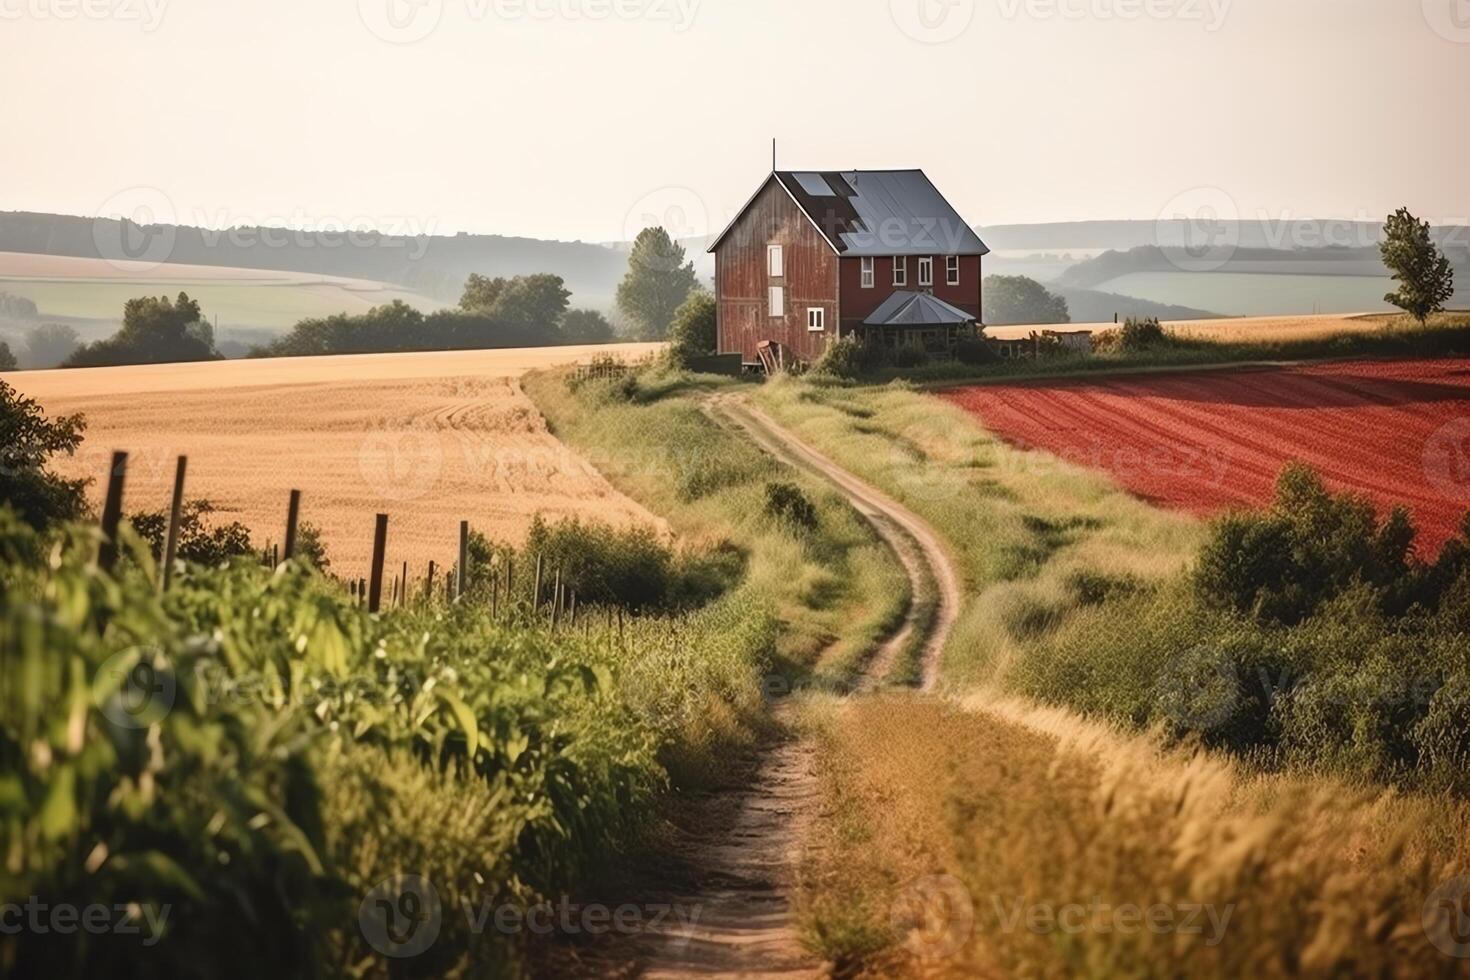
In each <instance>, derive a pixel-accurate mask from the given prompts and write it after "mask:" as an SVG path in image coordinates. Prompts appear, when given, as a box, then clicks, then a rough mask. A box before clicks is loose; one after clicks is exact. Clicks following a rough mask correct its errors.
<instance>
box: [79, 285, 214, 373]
mask: <svg viewBox="0 0 1470 980" xmlns="http://www.w3.org/2000/svg"><path fill="white" fill-rule="evenodd" d="M220 359H221V354H220V352H219V351H218V350H217V349H216V348H215V346H214V328H213V327H211V326H210V325H209V322H208V321H207V320H205V319H204V313H203V311H202V310H200V308H199V303H198V302H197V301H196V300H192V299H190V298H189V294H188V293H179V296H178V299H177V300H170V299H169V298H168V297H167V296H144V297H141V298H139V299H130V300H128V301H127V304H126V305H125V306H124V307H123V325H122V329H121V330H119V331H118V332H117V333H115V334H113V335H112V336H111V337H108V338H107V339H106V340H98V341H94V342H93V343H90V344H83V345H82V346H81V347H78V348H77V349H76V350H75V351H73V352H72V355H71V356H70V357H69V358H67V360H66V363H65V364H64V365H63V366H64V367H103V366H106V365H113V364H168V363H172V362H175V361H217V360H220Z"/></svg>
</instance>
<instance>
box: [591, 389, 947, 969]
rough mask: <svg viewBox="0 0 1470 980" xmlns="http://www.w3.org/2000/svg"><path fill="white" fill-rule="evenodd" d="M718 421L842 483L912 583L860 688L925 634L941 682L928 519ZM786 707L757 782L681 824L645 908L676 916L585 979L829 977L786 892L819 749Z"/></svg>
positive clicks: (731, 416)
mask: <svg viewBox="0 0 1470 980" xmlns="http://www.w3.org/2000/svg"><path fill="white" fill-rule="evenodd" d="M708 407H709V411H710V412H711V414H712V415H714V416H715V417H716V418H717V419H719V420H721V421H724V422H726V423H728V424H733V425H738V426H740V427H741V428H742V429H744V430H745V431H746V432H747V433H749V434H750V436H751V438H753V439H754V440H755V441H756V443H757V444H758V445H759V446H760V447H761V448H762V449H763V450H765V451H766V452H768V453H770V454H771V455H773V456H775V457H776V458H778V459H780V460H782V461H783V462H785V463H787V464H789V465H792V466H797V467H800V468H801V469H804V470H806V471H808V472H811V473H815V474H816V475H818V476H820V477H821V478H822V479H824V480H826V481H828V482H829V483H831V484H833V485H834V486H835V487H836V488H837V489H838V490H839V491H841V492H842V493H843V494H844V495H845V496H846V497H847V498H848V500H849V501H850V502H851V504H852V506H853V507H854V508H855V509H856V510H857V511H858V512H859V513H860V514H862V515H863V516H864V518H866V519H867V520H868V522H869V523H870V524H871V525H872V526H873V528H874V530H875V532H876V533H877V534H878V536H879V537H880V538H882V540H883V541H885V542H886V543H887V544H888V545H889V547H891V548H892V549H893V551H894V553H895V554H896V555H897V556H898V559H899V561H900V562H901V564H902V565H903V567H904V570H905V571H906V573H907V574H908V576H909V578H910V580H911V582H912V584H913V592H914V595H915V596H916V597H919V596H926V597H927V596H929V595H931V594H932V595H933V599H934V608H933V613H932V615H930V614H929V613H928V611H927V610H925V609H924V608H923V606H924V603H921V602H918V601H916V602H913V603H911V604H910V609H909V611H908V615H907V616H906V618H905V621H904V623H903V625H902V626H901V627H900V628H899V629H898V630H896V631H895V632H894V634H893V635H892V636H890V637H889V638H888V639H887V640H885V641H884V642H883V644H882V645H881V646H880V647H879V648H878V649H877V650H876V651H874V653H873V655H872V657H871V658H870V659H869V662H868V664H867V665H866V667H865V669H864V672H863V677H862V679H861V681H860V683H859V684H858V685H857V689H858V690H859V691H862V692H869V691H873V690H875V689H877V688H878V687H880V686H881V685H882V684H883V682H884V680H885V679H886V678H887V676H888V674H889V672H890V671H891V669H892V668H893V666H894V664H895V662H896V661H897V660H898V658H899V657H900V655H901V654H902V653H903V652H904V651H905V650H906V649H908V647H909V645H910V643H911V642H912V638H913V636H914V634H915V633H916V632H919V631H924V632H926V633H927V636H926V638H925V640H924V643H923V650H922V655H921V662H922V677H923V685H924V687H925V688H926V689H931V688H932V687H933V686H934V684H935V682H936V680H937V673H938V665H939V655H940V652H941V651H942V650H943V648H944V643H945V640H946V639H947V637H948V635H949V630H950V627H951V626H952V625H953V623H954V620H955V616H956V610H957V608H958V601H959V577H958V575H957V573H956V572H955V569H954V566H953V564H952V563H951V561H950V559H949V557H948V556H947V555H946V553H945V552H944V549H943V547H942V546H941V545H940V543H939V538H938V537H937V536H936V535H935V534H934V532H933V531H932V530H930V529H929V527H928V525H926V524H925V523H924V522H923V521H922V520H920V519H919V518H918V517H917V516H915V515H914V514H913V513H911V512H910V511H909V510H907V509H906V508H904V507H903V506H901V505H900V504H898V503H896V502H894V501H893V500H892V499H890V498H889V497H887V496H886V495H885V494H883V493H881V492H880V491H878V490H876V489H874V488H873V487H870V486H868V485H867V484H865V483H863V482H862V481H860V480H858V479H857V478H856V477H854V476H852V475H851V474H850V473H848V472H847V471H845V470H843V469H842V468H841V467H839V466H837V465H836V464H835V463H833V462H832V461H831V460H828V459H827V458H826V457H824V456H822V455H821V454H820V453H818V452H817V451H816V450H814V449H812V448H811V447H810V446H808V445H806V444H805V443H804V442H802V441H801V440H800V439H798V438H796V437H795V436H794V435H792V434H791V433H790V432H787V431H786V430H785V429H783V428H781V427H780V426H779V425H777V424H776V423H775V422H774V421H773V420H772V419H771V418H770V417H768V416H767V415H765V413H763V412H761V411H760V410H759V409H756V408H753V407H751V406H750V405H749V404H748V403H746V402H744V401H742V400H739V399H736V398H732V397H728V396H725V397H718V398H714V399H712V400H711V401H710V403H709V406H708ZM787 715H788V708H787V707H786V706H785V705H782V704H778V705H777V707H776V711H775V716H776V720H777V722H778V723H780V725H781V729H782V731H783V734H781V735H779V736H774V737H773V738H772V739H771V741H769V742H768V743H766V744H765V745H762V746H759V747H757V749H756V751H755V752H754V753H753V755H752V756H751V758H750V759H749V760H747V761H748V765H749V775H748V777H747V778H745V779H742V780H738V781H737V782H736V785H735V786H734V787H733V788H730V789H726V790H721V791H717V792H712V793H710V794H708V795H706V796H705V797H703V798H701V799H699V800H697V801H694V802H693V803H692V804H691V805H690V806H689V807H687V808H686V810H685V812H684V813H682V814H680V815H679V817H678V818H677V819H676V820H675V821H674V822H675V824H676V828H675V833H674V837H673V840H672V841H671V842H670V844H669V847H668V853H667V855H666V856H667V862H666V863H667V866H666V867H660V868H657V869H650V871H649V872H648V875H647V879H648V880H650V881H653V882H655V883H656V884H653V885H651V886H648V885H645V890H644V892H643V894H641V895H640V898H639V901H640V902H641V903H642V904H643V905H644V906H645V907H653V906H658V907H670V908H672V909H673V910H674V914H673V915H670V916H669V917H667V918H666V919H665V920H664V921H662V922H660V923H659V924H658V925H655V926H651V927H649V928H646V929H645V930H644V931H643V932H641V933H640V934H638V935H636V936H631V937H625V938H623V939H621V940H619V942H618V943H617V944H615V945H613V946H610V947H604V948H603V949H601V950H598V951H596V955H595V957H593V958H591V959H587V960H583V961H582V962H581V963H580V965H579V968H578V969H575V970H563V971H562V972H563V973H564V974H566V975H571V974H573V973H575V974H577V975H584V976H620V977H621V976H636V977H650V978H680V977H714V976H719V977H791V978H816V977H828V976H830V975H831V966H830V964H825V963H822V962H821V961H819V960H818V959H816V958H815V957H813V956H812V955H811V954H810V953H809V952H807V950H806V948H805V947H804V946H803V944H802V942H801V937H800V935H799V934H798V932H797V929H796V924H795V921H794V918H793V916H792V910H791V904H790V901H789V899H788V897H787V896H788V895H790V894H791V892H792V891H793V889H794V887H795V884H796V879H797V874H798V871H799V867H800V862H801V851H800V847H801V842H802V840H803V839H805V836H806V834H805V831H806V828H807V826H808V824H809V822H810V821H811V820H812V819H815V817H816V813H815V810H816V807H817V805H818V796H819V788H818V784H817V771H816V765H817V760H816V757H815V750H814V748H813V747H812V746H811V745H810V744H809V743H807V742H805V741H803V740H800V739H798V738H796V737H794V736H793V735H791V734H790V733H789V727H788V726H787V725H786V724H785V722H786V721H787Z"/></svg>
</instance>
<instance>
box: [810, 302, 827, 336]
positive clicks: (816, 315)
mask: <svg viewBox="0 0 1470 980" xmlns="http://www.w3.org/2000/svg"><path fill="white" fill-rule="evenodd" d="M806 328H807V330H808V331H809V332H810V333H824V332H826V330H827V310H826V308H825V307H821V306H808V307H807V308H806Z"/></svg>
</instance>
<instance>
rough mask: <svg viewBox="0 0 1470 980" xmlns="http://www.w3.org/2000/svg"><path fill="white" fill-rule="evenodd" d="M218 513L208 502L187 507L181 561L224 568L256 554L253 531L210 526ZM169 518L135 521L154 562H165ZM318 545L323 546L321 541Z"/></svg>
mask: <svg viewBox="0 0 1470 980" xmlns="http://www.w3.org/2000/svg"><path fill="white" fill-rule="evenodd" d="M214 512H215V507H214V504H212V503H211V502H209V501H208V500H191V501H188V502H187V503H185V504H184V506H183V508H182V509H181V510H180V511H179V540H178V552H177V555H178V560H179V561H185V562H191V563H193V564H196V565H223V564H226V563H228V562H229V560H230V559H231V558H239V557H243V556H245V555H254V554H255V552H256V549H255V545H253V544H251V542H250V529H249V528H247V527H246V526H245V525H244V524H241V523H240V522H239V521H232V522H231V523H229V524H221V525H218V526H210V522H209V521H208V520H207V518H208V517H209V515H210V514H213V513H214ZM168 518H169V515H168V512H167V511H161V510H160V511H153V512H151V513H147V514H136V515H134V516H133V518H132V522H133V530H134V531H136V532H137V533H138V536H139V537H140V538H142V539H143V540H144V541H145V542H146V543H147V545H148V549H149V550H150V551H151V552H152V553H153V560H154V561H161V560H162V559H163V549H164V546H165V544H166V542H167V539H168ZM317 544H318V546H320V541H318V542H317Z"/></svg>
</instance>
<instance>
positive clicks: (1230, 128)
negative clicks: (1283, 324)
mask: <svg viewBox="0 0 1470 980" xmlns="http://www.w3.org/2000/svg"><path fill="white" fill-rule="evenodd" d="M390 5H392V6H391V7H390ZM921 6H922V8H923V9H922V10H921V9H918V8H920V7H921ZM1130 7H1132V8H1133V9H1137V10H1142V14H1141V15H1140V16H1133V17H1127V16H1124V15H1125V14H1127V13H1128V12H1129V8H1130ZM599 9H600V10H602V11H612V13H611V14H610V15H609V16H606V17H603V18H601V19H597V18H595V17H593V16H591V15H592V14H593V13H595V12H597V11H598V10H599ZM394 13H396V14H397V16H398V20H397V21H396V23H398V24H400V25H402V28H403V32H404V33H401V34H397V35H394V34H393V28H392V26H391V25H390V21H389V15H390V14H394ZM369 24H372V25H374V26H375V27H376V28H377V30H378V32H379V33H381V34H388V35H391V36H395V37H399V38H400V39H404V38H411V37H413V36H415V35H417V34H421V33H426V36H424V37H422V38H421V39H418V40H411V41H410V43H389V42H388V41H385V40H383V39H382V38H381V37H379V36H378V34H375V33H374V31H373V29H371V28H370V27H369V26H368V25H369ZM926 25H927V26H926ZM905 28H907V31H906V30H905ZM913 35H917V36H918V37H919V38H922V40H921V39H916V37H915V36H913ZM950 35H955V36H953V37H951V36H950ZM1467 93H1470V0H248V2H246V0H0V134H3V144H0V145H3V147H4V149H5V152H4V153H3V154H0V210H39V211H56V212H62V213H69V214H87V215H91V214H97V213H99V212H102V213H122V212H128V213H131V208H132V202H135V201H137V200H139V199H144V200H147V201H149V202H152V203H153V206H154V208H155V210H156V211H158V210H161V211H163V212H164V213H162V214H160V217H163V218H172V219H175V220H178V221H181V222H186V223H190V224H205V225H209V226H214V227H219V226H227V225H230V224H243V223H255V222H266V223H273V224H289V225H293V226H298V227H308V228H310V227H334V226H341V225H342V224H350V225H353V226H358V227H361V226H364V225H376V226H380V227H383V228H384V229H385V230H389V231H400V232H402V231H409V232H417V231H428V232H433V233H440V234H445V233H453V232H456V231H461V230H463V231H472V232H485V233H500V234H517V235H527V236H532V237H538V238H563V239H576V238H580V239H584V240H589V241H604V240H611V239H620V238H623V237H625V236H631V234H632V233H633V232H636V230H637V228H638V227H641V226H642V224H644V223H646V222H645V221H644V220H643V218H644V217H645V216H648V215H652V216H654V217H655V218H663V219H665V220H668V221H669V222H670V223H672V224H682V225H683V227H676V228H675V229H674V230H676V231H678V232H680V233H700V232H704V231H708V230H718V228H719V227H720V226H722V225H723V223H724V221H725V220H726V219H727V218H728V217H729V216H730V215H731V214H732V213H733V212H734V211H735V210H736V209H737V208H738V207H739V206H740V205H741V204H742V203H743V202H744V201H745V199H746V198H747V197H748V196H749V195H750V194H751V192H752V191H753V190H754V189H755V186H756V184H757V183H758V182H759V180H760V179H761V178H762V177H763V176H764V174H765V173H766V172H767V171H768V170H769V168H770V142H769V141H770V138H771V137H772V136H775V137H779V139H780V141H781V164H782V166H783V168H785V167H789V168H793V169H797V168H814V169H818V168H826V169H837V168H880V167H922V168H924V169H925V170H927V171H928V172H929V174H930V175H931V176H932V177H933V178H934V179H935V181H936V182H937V183H938V184H939V186H940V188H941V189H942V190H943V191H944V192H945V193H946V194H947V195H948V196H949V198H950V199H951V201H952V202H953V203H954V204H955V205H956V206H957V207H958V208H959V210H960V211H961V213H962V214H963V215H964V216H965V217H966V218H967V219H969V220H970V221H973V222H977V223H981V224H1000V223H1009V222H1041V221H1061V220H1075V219H1091V218H1143V219H1149V220H1152V219H1154V218H1155V217H1158V216H1159V215H1160V214H1161V213H1164V212H1167V211H1168V210H1169V209H1170V208H1176V207H1178V202H1180V201H1181V200H1182V201H1183V202H1185V204H1186V206H1187V205H1188V203H1189V202H1191V201H1193V200H1196V199H1199V198H1204V199H1208V200H1210V201H1212V202H1219V201H1221V200H1224V201H1225V202H1226V204H1225V206H1226V207H1227V208H1228V207H1234V208H1235V209H1237V210H1238V212H1239V214H1240V216H1242V217H1256V216H1258V215H1266V216H1269V217H1271V218H1273V219H1280V218H1283V217H1306V216H1315V217H1344V218H1353V217H1359V216H1362V217H1366V218H1369V219H1378V218H1381V217H1382V215H1384V214H1385V213H1387V212H1388V211H1390V210H1391V209H1392V208H1394V207H1396V206H1398V205H1400V204H1408V205H1410V207H1411V208H1413V209H1414V210H1416V211H1417V212H1419V213H1420V214H1421V216H1424V217H1428V218H1431V219H1434V220H1451V219H1461V220H1465V219H1470V169H1467V161H1470V125H1467V119H1466V113H1467V110H1466V95H1467ZM138 188H146V189H148V190H139V189H138ZM1201 188H1206V189H1208V188H1218V189H1219V191H1223V192H1224V195H1225V196H1224V198H1223V199H1222V198H1221V197H1220V195H1219V192H1218V191H1215V190H1200V189H1201ZM159 202H162V203H159ZM169 210H171V211H172V214H168V213H167V211H169Z"/></svg>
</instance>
